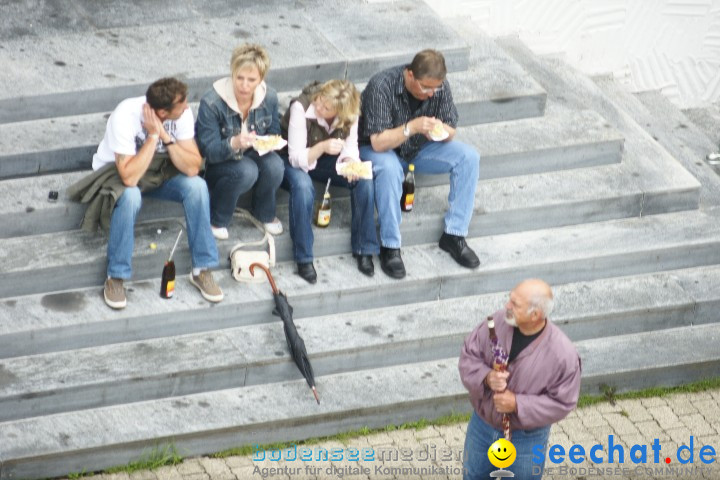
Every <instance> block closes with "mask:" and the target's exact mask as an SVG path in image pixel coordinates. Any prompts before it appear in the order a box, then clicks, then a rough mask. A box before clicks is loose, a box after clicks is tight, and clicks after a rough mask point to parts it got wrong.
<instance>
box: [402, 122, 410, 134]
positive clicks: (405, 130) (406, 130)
mask: <svg viewBox="0 0 720 480" xmlns="http://www.w3.org/2000/svg"><path fill="white" fill-rule="evenodd" d="M403 135H405V136H406V137H410V124H409V122H408V123H406V124H405V126H404V127H403Z"/></svg>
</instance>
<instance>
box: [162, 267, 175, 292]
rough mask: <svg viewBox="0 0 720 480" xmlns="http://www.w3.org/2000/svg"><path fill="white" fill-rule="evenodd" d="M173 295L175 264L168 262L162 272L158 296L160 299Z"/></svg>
mask: <svg viewBox="0 0 720 480" xmlns="http://www.w3.org/2000/svg"><path fill="white" fill-rule="evenodd" d="M173 293H175V262H173V261H172V260H168V261H167V262H165V266H164V267H163V271H162V281H161V282H160V296H161V297H162V298H172V296H173Z"/></svg>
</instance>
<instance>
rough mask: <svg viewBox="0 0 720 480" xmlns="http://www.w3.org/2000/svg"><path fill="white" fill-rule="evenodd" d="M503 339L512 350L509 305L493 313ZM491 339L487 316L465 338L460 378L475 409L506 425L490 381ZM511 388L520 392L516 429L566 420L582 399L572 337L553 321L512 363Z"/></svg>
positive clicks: (513, 420) (492, 421)
mask: <svg viewBox="0 0 720 480" xmlns="http://www.w3.org/2000/svg"><path fill="white" fill-rule="evenodd" d="M493 318H494V319H495V333H496V334H497V336H498V342H499V343H500V345H502V347H503V348H504V349H505V351H506V352H507V353H508V354H509V353H510V347H511V345H512V336H513V331H514V328H513V327H511V326H510V325H508V324H507V323H506V322H505V310H498V311H497V312H495V314H494V315H493ZM491 348H492V344H491V342H490V335H489V332H488V326H487V322H486V321H484V322H482V323H481V324H480V325H479V326H478V327H476V328H475V330H473V331H472V332H471V333H470V334H469V335H468V336H467V338H466V339H465V344H464V346H463V349H462V352H461V354H460V362H459V365H458V367H459V369H460V378H461V379H462V382H463V385H465V388H467V389H468V391H469V392H470V402H471V403H472V406H473V408H474V409H475V412H476V413H477V414H478V416H480V418H482V419H483V420H484V421H485V422H487V423H488V424H490V425H492V426H493V427H494V428H496V429H498V430H502V414H501V413H498V412H497V411H496V410H495V405H494V403H493V398H492V397H493V392H492V390H490V388H489V387H487V386H486V385H485V381H484V380H485V377H486V376H487V374H488V373H490V371H491V370H492V365H493V358H492V351H491ZM508 372H510V378H509V379H508V386H507V388H508V390H510V391H511V392H513V393H515V398H516V402H517V412H515V413H513V414H511V416H510V428H511V429H512V430H531V429H534V428H539V427H544V426H547V425H551V424H553V423H555V422H557V421H559V420H562V419H563V418H565V417H566V416H567V414H568V413H570V412H571V411H572V410H573V409H574V408H575V406H576V405H577V401H578V397H579V395H580V374H581V364H580V356H579V355H578V353H577V350H576V349H575V346H574V345H573V344H572V342H571V341H570V339H569V338H567V336H566V335H565V334H564V333H563V332H562V331H561V330H560V329H559V328H558V327H557V326H556V325H555V324H553V323H552V322H550V321H548V322H547V324H546V326H545V329H544V330H543V331H542V333H541V334H540V336H539V337H537V338H536V339H535V340H533V342H532V343H531V344H530V345H528V346H527V347H525V349H524V350H523V351H522V352H520V354H519V355H518V356H517V357H516V358H515V360H513V361H512V362H510V363H509V364H508Z"/></svg>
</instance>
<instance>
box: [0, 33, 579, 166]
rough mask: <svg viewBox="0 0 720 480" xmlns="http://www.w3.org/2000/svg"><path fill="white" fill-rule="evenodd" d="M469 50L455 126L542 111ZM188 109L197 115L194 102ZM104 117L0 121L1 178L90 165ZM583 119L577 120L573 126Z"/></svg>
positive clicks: (506, 75) (505, 66) (541, 96)
mask: <svg viewBox="0 0 720 480" xmlns="http://www.w3.org/2000/svg"><path fill="white" fill-rule="evenodd" d="M470 51H471V58H470V64H469V66H470V69H469V70H466V71H463V72H451V73H450V74H449V81H450V84H451V86H452V89H453V98H454V100H455V103H456V105H457V108H458V111H459V114H460V125H462V126H469V125H476V124H480V123H489V122H498V121H507V120H513V119H519V118H526V117H538V116H542V115H543V112H544V110H545V92H544V90H542V88H541V87H540V86H539V85H537V83H536V82H534V81H533V80H532V78H531V77H529V76H528V75H527V74H526V73H525V72H524V71H523V70H522V69H521V68H520V67H519V66H518V65H517V63H515V61H514V60H512V59H511V58H510V57H509V56H508V55H507V54H505V53H504V52H503V51H502V50H501V49H500V48H499V47H497V45H495V43H494V42H493V41H492V40H491V39H490V38H487V37H484V36H478V38H477V41H476V42H475V43H474V44H473V46H472V47H471V50H470ZM488 63H490V64H491V66H492V69H488ZM300 86H301V85H300ZM364 86H365V84H358V88H360V89H362V88H364ZM296 88H297V87H295V88H293V89H292V90H289V91H281V92H278V97H279V99H280V110H281V114H282V112H284V111H285V109H286V108H287V106H288V104H289V102H290V99H291V98H293V97H295V96H297V95H298V94H299V92H300V90H299V89H296ZM202 93H203V92H200V94H202ZM140 95H142V92H141V93H140ZM109 108H110V109H112V108H114V105H113V106H111V107H109ZM191 108H192V109H193V111H194V113H195V114H196V116H197V109H198V103H197V102H194V103H192V104H191ZM0 115H2V114H0ZM108 116H109V113H108V112H100V113H87V114H81V115H69V116H64V117H55V118H43V119H38V120H29V121H22V122H14V123H5V124H3V123H0V179H3V178H12V177H22V176H32V175H37V174H43V175H46V174H50V173H56V172H64V171H73V170H83V169H89V168H90V166H91V163H92V156H93V154H94V153H95V151H96V150H97V145H98V143H99V142H100V140H101V139H102V137H103V135H104V132H105V124H106V122H107V118H108ZM587 120H588V119H579V122H580V123H579V124H578V129H579V127H580V126H582V125H585V123H584V122H585V121H587ZM588 128H592V127H588ZM38 132H42V135H38Z"/></svg>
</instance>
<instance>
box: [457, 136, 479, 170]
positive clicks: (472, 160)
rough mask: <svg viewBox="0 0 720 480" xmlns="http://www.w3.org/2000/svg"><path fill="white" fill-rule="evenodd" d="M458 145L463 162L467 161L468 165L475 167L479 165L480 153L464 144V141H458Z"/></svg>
mask: <svg viewBox="0 0 720 480" xmlns="http://www.w3.org/2000/svg"><path fill="white" fill-rule="evenodd" d="M458 144H459V146H460V151H461V152H462V156H463V159H464V161H465V162H467V164H468V165H470V166H471V167H472V168H475V169H477V168H478V167H479V165H480V153H478V151H477V150H476V149H475V148H474V147H472V146H470V145H468V144H466V143H460V142H458Z"/></svg>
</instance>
